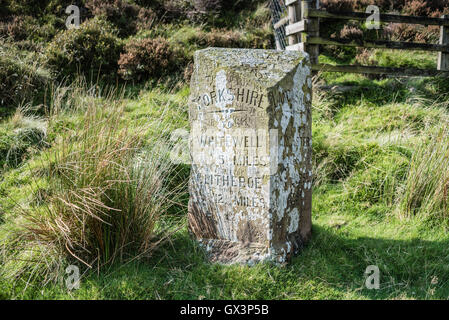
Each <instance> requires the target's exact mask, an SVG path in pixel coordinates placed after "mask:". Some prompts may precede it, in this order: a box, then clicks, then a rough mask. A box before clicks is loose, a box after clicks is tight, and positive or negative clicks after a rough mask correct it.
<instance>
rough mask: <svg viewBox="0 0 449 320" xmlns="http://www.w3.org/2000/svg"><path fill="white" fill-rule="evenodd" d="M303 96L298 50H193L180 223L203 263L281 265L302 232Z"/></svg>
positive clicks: (305, 183)
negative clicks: (186, 180)
mask: <svg viewBox="0 0 449 320" xmlns="http://www.w3.org/2000/svg"><path fill="white" fill-rule="evenodd" d="M311 94H312V93H311V72H310V63H309V59H308V57H307V55H306V54H304V53H301V52H293V51H274V50H251V49H222V48H209V49H205V50H200V51H197V52H196V53H195V65H194V73H193V76H192V81H191V96H190V102H189V118H190V125H191V132H190V141H189V143H190V153H191V159H192V171H191V177H190V184H189V189H190V201H189V229H190V230H191V232H192V233H193V234H194V235H195V237H196V238H197V239H198V240H199V241H200V243H201V244H202V246H203V247H204V248H205V249H206V250H207V252H208V254H209V258H210V260H211V261H216V262H220V263H225V264H228V263H248V264H253V263H256V262H260V261H274V262H276V263H285V262H287V261H288V259H289V258H290V257H291V256H292V254H294V253H296V252H298V250H299V249H300V248H301V247H302V246H303V244H304V243H305V242H307V241H308V239H309V238H310V236H311V201H312V193H311V189H312V188H311V186H312V171H311V170H312V164H311V152H312V149H311Z"/></svg>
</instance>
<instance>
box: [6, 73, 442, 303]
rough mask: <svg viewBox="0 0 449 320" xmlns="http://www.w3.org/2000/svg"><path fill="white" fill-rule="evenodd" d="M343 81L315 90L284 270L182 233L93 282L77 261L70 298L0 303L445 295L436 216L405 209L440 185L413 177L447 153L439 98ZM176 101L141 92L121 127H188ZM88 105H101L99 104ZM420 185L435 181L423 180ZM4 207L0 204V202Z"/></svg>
mask: <svg viewBox="0 0 449 320" xmlns="http://www.w3.org/2000/svg"><path fill="white" fill-rule="evenodd" d="M332 76H333V77H335V75H332ZM324 77H326V75H324ZM343 78H344V79H339V78H336V79H334V80H330V81H329V82H330V83H333V84H337V85H339V84H342V83H343V84H347V83H348V79H349V78H351V76H348V75H344V76H343ZM350 81H351V82H350V83H351V84H352V85H353V86H354V87H353V89H352V90H351V91H350V95H348V94H344V95H342V94H339V93H332V92H331V93H328V92H327V93H322V92H320V91H316V93H315V101H314V109H313V119H314V123H313V139H314V154H315V158H314V162H315V169H314V171H315V176H316V179H315V188H314V192H313V197H314V200H313V238H312V241H311V242H310V244H309V245H308V246H307V247H306V248H305V250H304V251H303V252H302V253H301V254H300V255H298V256H297V257H295V258H294V259H293V261H292V263H291V264H290V265H288V266H284V267H277V266H274V265H269V264H265V265H258V266H256V267H252V268H250V267H246V266H220V265H212V264H209V263H208V262H207V261H206V259H205V257H204V255H203V253H202V251H201V250H200V249H199V248H198V247H197V245H196V243H195V242H194V241H193V240H192V239H191V237H190V235H189V234H188V232H187V230H186V228H183V229H181V230H179V231H177V232H176V233H175V234H174V235H173V237H172V238H171V239H170V241H169V242H167V243H165V244H164V245H163V246H162V247H160V248H159V249H158V250H157V251H156V252H155V253H154V254H153V255H152V256H151V258H149V259H143V260H139V261H132V262H128V263H124V264H120V263H114V264H112V265H111V266H109V267H108V268H106V269H103V270H102V271H101V272H100V273H97V272H89V271H88V270H87V269H86V268H85V267H83V265H82V264H81V263H78V265H79V267H80V268H81V269H82V272H86V271H87V273H86V275H85V277H84V278H83V279H82V281H81V287H80V289H79V290H76V291H67V289H66V288H65V286H64V285H63V283H53V284H48V285H47V286H45V287H44V288H43V289H42V288H41V287H40V286H39V285H38V284H37V283H35V282H28V283H26V282H23V283H21V282H16V283H15V284H14V285H13V284H12V283H11V281H9V280H7V279H3V280H0V288H1V289H0V296H3V297H5V298H26V299H72V298H74V299H430V298H438V299H446V298H448V297H449V284H448V280H449V279H448V277H449V276H448V274H449V272H448V271H449V270H448V267H447V266H448V265H449V264H448V262H449V261H448V260H449V249H448V248H449V247H448V242H449V236H448V233H447V219H446V217H445V216H444V215H441V211H435V210H433V209H432V207H429V206H428V205H427V204H426V205H420V206H418V205H416V204H412V205H411V207H414V208H418V209H419V210H418V211H419V212H418V213H416V214H413V215H412V214H407V212H408V211H407V210H405V209H404V208H406V205H407V204H409V203H410V201H409V200H408V199H414V201H417V199H419V198H420V195H421V194H425V195H430V194H434V192H433V190H440V189H438V186H439V184H438V181H439V180H438V179H439V178H438V177H439V176H438V175H437V174H435V173H432V172H431V173H427V172H422V170H420V168H422V167H423V165H424V166H425V167H428V165H427V164H428V162H429V161H431V160H429V159H428V157H425V155H427V154H429V150H435V152H437V154H438V155H439V156H440V157H444V156H445V154H446V151H445V150H446V149H445V148H442V146H443V145H445V143H446V140H444V139H440V140H438V137H441V135H442V133H441V132H440V131H438V128H440V127H441V126H443V127H444V123H447V117H448V111H447V107H446V104H445V102H444V99H443V100H436V101H437V102H435V100H429V99H427V98H426V94H427V93H429V92H432V91H433V90H437V88H439V85H440V84H439V82H438V80H427V81H420V80H413V79H412V80H410V81H409V82H403V83H402V82H397V81H395V80H388V79H386V80H378V81H368V80H365V79H364V78H361V77H360V76H352V79H351V80H350ZM360 87H362V88H363V89H360ZM410 87H412V88H415V90H410ZM379 96H380V97H379ZM187 97H188V89H187V88H186V87H185V86H184V87H182V86H181V87H176V88H172V89H167V88H164V87H155V88H153V89H150V90H147V89H143V90H141V91H140V93H137V95H136V94H134V95H132V96H130V97H129V98H127V99H123V103H124V113H123V116H122V117H121V118H122V120H123V123H126V124H127V125H128V127H129V130H130V131H133V130H134V129H136V128H138V127H139V124H142V123H143V122H145V121H148V119H149V118H150V119H154V118H158V117H160V116H161V115H162V116H163V117H162V119H164V122H165V123H166V124H167V125H168V126H169V127H170V128H171V130H174V129H176V128H187V126H188V123H187V114H186V113H185V112H179V110H182V109H183V106H184V103H185V99H186V98H187ZM94 101H96V102H95V103H99V104H100V103H101V99H100V100H94ZM438 101H440V102H438ZM441 101H442V102H441ZM65 117H67V116H66V115H64V113H62V115H61V116H60V118H59V120H61V121H64V122H68V123H69V122H70V121H75V122H76V121H84V120H82V119H84V117H80V115H79V113H77V112H74V113H73V114H72V115H71V116H70V117H69V118H70V119H71V120H69V118H65ZM54 123H57V121H56V122H54ZM133 128H134V129H133ZM435 130H436V131H435ZM150 131H151V130H150ZM156 131H157V130H156ZM156 131H154V132H156ZM154 132H153V134H154ZM443 132H445V131H443ZM429 141H430V142H432V143H429ZM414 159H416V160H414ZM419 159H420V160H421V161H424V162H422V163H421V162H419V161H418V160H419ZM431 162H432V161H431ZM438 163H439V162H438V161H433V162H432V164H434V165H438ZM443 167H444V166H443ZM443 167H441V168H443ZM439 168H440V167H438V166H436V167H435V169H433V170H435V171H434V172H436V173H438V174H441V175H443V174H445V172H446V171H445V170H440V169H439ZM25 172H26V169H24V167H23V166H22V167H19V168H17V169H11V170H10V171H8V173H7V174H6V175H5V177H6V178H4V180H3V182H2V183H1V184H0V188H3V190H5V191H6V192H8V191H10V192H12V193H14V191H13V190H15V189H14V188H19V189H20V188H21V187H22V186H27V185H29V184H30V181H29V180H28V178H26V177H24V175H26V173H25ZM12 177H14V178H12ZM18 177H22V179H23V180H22V181H21V180H20V178H19V179H18ZM428 177H433V178H434V180H430V181H429V179H428ZM15 179H17V180H15ZM184 179H185V178H184ZM420 179H421V180H420ZM420 181H423V182H425V181H428V182H429V183H433V184H432V186H431V187H427V188H428V189H425V188H426V185H425V184H423V182H420ZM412 182H414V183H412ZM418 186H420V187H419V188H418ZM422 190H425V191H422ZM429 190H430V192H429ZM6 199H7V198H6V197H2V203H3V204H7V202H8V201H7V200H6ZM432 199H437V200H439V201H440V203H441V201H443V202H444V199H442V198H441V197H439V198H431V199H430V200H429V201H431V200H432ZM429 203H431V202H429ZM432 203H433V202H432ZM404 206H405V207H404ZM429 215H430V218H429ZM183 219H184V218H183ZM5 225H6V224H5ZM5 228H6V227H5ZM5 228H0V230H1V229H5ZM368 265H377V266H379V268H380V271H381V281H380V284H381V285H380V290H368V289H366V288H365V286H364V281H365V274H364V272H365V269H366V267H367V266H368ZM25 287H26V290H25Z"/></svg>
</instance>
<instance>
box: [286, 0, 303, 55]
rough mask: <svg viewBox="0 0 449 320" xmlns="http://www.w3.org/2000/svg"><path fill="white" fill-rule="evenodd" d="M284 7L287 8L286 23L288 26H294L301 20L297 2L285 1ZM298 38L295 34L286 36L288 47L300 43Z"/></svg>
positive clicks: (295, 0) (293, 0) (296, 0)
mask: <svg viewBox="0 0 449 320" xmlns="http://www.w3.org/2000/svg"><path fill="white" fill-rule="evenodd" d="M285 5H286V6H287V8H288V22H289V25H292V24H294V23H295V22H297V21H298V20H299V19H300V18H301V8H300V6H299V1H298V0H286V1H285ZM300 39H301V38H300V37H299V36H298V35H297V34H292V35H289V36H288V45H289V46H292V45H294V44H297V43H298V42H300Z"/></svg>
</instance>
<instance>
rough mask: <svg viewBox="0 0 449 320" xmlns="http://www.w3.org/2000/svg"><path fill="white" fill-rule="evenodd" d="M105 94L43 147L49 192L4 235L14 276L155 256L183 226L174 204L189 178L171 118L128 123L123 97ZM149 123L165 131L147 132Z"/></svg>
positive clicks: (55, 274) (45, 275) (20, 211)
mask: <svg viewBox="0 0 449 320" xmlns="http://www.w3.org/2000/svg"><path fill="white" fill-rule="evenodd" d="M103 99H104V100H105V101H104V102H106V103H104V104H103V103H90V104H88V105H87V106H85V107H84V112H83V116H82V121H81V122H75V127H74V128H73V130H72V131H70V133H69V134H67V133H65V134H64V135H62V136H59V137H56V138H55V141H54V143H53V145H52V146H51V148H49V149H47V150H46V151H44V153H43V156H42V157H41V161H42V164H41V168H42V169H43V170H42V169H41V170H40V172H41V173H40V175H39V176H38V177H35V178H34V184H35V185H40V184H41V181H40V180H39V179H43V180H45V181H46V184H45V188H44V189H42V188H38V189H37V191H38V192H39V194H36V196H35V197H41V198H42V196H43V197H44V199H41V201H38V202H37V203H34V204H33V203H30V204H28V205H27V206H24V207H23V206H21V205H19V204H17V207H16V211H17V214H16V215H15V218H14V219H13V220H12V221H11V222H10V223H9V224H8V226H7V227H5V229H6V230H9V232H7V233H5V234H4V235H3V238H2V240H1V243H2V246H3V248H1V249H2V250H1V251H2V255H3V259H4V264H5V266H6V267H5V272H6V274H7V275H9V276H14V277H16V278H17V277H18V278H20V279H22V280H23V279H24V277H25V278H26V277H29V278H32V279H35V278H38V279H40V280H42V279H45V281H49V279H51V280H55V279H56V278H59V277H60V276H61V266H62V265H63V264H62V261H72V262H74V263H79V264H84V265H85V266H86V267H88V268H94V267H95V268H96V267H98V268H101V267H102V266H104V265H109V264H111V263H113V262H115V261H129V260H132V259H136V258H148V257H150V256H151V255H152V254H153V252H154V250H155V249H156V248H157V247H158V246H159V245H160V244H161V243H163V242H164V241H167V239H169V237H170V235H171V234H172V233H173V232H175V231H176V230H177V229H178V228H179V226H182V223H181V220H180V219H179V218H176V217H170V210H172V208H173V207H176V206H182V204H181V203H180V201H179V199H180V198H181V197H182V196H183V195H184V192H185V180H182V179H181V180H180V179H178V174H177V173H176V170H175V169H176V167H175V166H174V165H173V164H172V163H171V162H170V160H169V150H170V141H169V140H168V139H167V136H168V131H167V128H166V127H165V126H164V122H163V121H160V120H159V119H157V118H153V119H152V121H151V122H149V123H147V124H146V126H145V127H136V128H134V130H128V129H127V127H126V126H123V124H122V118H123V117H124V108H123V104H122V103H120V101H121V100H118V101H114V100H112V99H111V97H105V98H103ZM55 101H56V100H55ZM93 102H95V100H93ZM81 108H82V107H81V106H79V109H78V112H79V111H80V110H81ZM63 113H64V112H62V114H63ZM58 116H61V114H60V115H58ZM58 116H57V115H54V117H58ZM149 127H151V128H152V129H153V130H155V131H156V132H158V133H157V134H154V133H153V135H151V136H148V135H147V134H146V132H147V131H148V128H149ZM156 128H157V129H156ZM168 186H170V188H168ZM18 261H20V262H18ZM17 262H18V263H17ZM12 265H14V266H15V267H14V268H12V267H10V266H12ZM12 270H15V272H12ZM11 272H12V275H11Z"/></svg>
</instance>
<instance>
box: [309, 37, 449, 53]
mask: <svg viewBox="0 0 449 320" xmlns="http://www.w3.org/2000/svg"><path fill="white" fill-rule="evenodd" d="M303 41H304V42H307V43H310V44H322V45H332V46H344V47H363V48H380V49H399V50H423V51H436V52H449V45H445V44H431V43H415V42H400V41H384V40H374V41H365V40H359V39H358V40H346V39H324V38H321V37H308V36H307V37H306V38H303Z"/></svg>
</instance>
